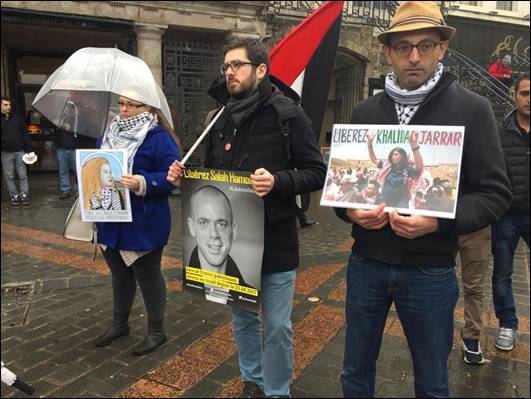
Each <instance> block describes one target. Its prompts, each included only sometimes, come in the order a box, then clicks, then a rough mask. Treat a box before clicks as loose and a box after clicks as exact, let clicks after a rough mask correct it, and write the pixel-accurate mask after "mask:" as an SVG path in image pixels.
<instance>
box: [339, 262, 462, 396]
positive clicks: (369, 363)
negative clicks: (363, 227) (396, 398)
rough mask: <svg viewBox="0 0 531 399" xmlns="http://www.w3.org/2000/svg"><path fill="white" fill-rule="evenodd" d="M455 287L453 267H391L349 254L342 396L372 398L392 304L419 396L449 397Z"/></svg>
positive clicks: (456, 296)
mask: <svg viewBox="0 0 531 399" xmlns="http://www.w3.org/2000/svg"><path fill="white" fill-rule="evenodd" d="M458 296H459V288H458V285H457V279H456V276H455V272H454V269H453V268H452V267H448V268H434V267H413V266H393V265H390V264H387V263H382V262H376V261H371V260H367V259H364V258H361V257H359V256H357V255H355V254H352V255H351V257H350V260H349V264H348V270H347V303H346V319H347V331H346V337H345V358H344V364H343V372H342V373H341V383H342V385H343V394H344V396H345V397H346V398H354V397H373V396H374V385H375V379H376V360H377V359H378V354H379V353H380V346H381V343H382V335H383V331H384V327H385V321H386V319H387V314H388V312H389V308H390V306H391V303H393V302H394V304H395V307H396V311H397V313H398V317H399V318H400V321H401V323H402V327H403V328H404V333H405V335H406V338H407V343H408V346H409V350H410V352H411V357H412V359H413V369H414V373H415V394H416V396H417V397H448V396H449V394H450V392H449V388H448V365H447V362H448V356H449V355H450V352H451V350H452V343H453V335H454V309H455V305H456V303H457V298H458Z"/></svg>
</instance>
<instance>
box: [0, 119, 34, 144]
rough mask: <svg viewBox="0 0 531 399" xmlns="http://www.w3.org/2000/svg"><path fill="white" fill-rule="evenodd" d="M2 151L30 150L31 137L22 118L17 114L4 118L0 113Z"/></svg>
mask: <svg viewBox="0 0 531 399" xmlns="http://www.w3.org/2000/svg"><path fill="white" fill-rule="evenodd" d="M1 134H2V151H7V152H19V151H24V152H26V153H28V152H32V151H33V150H32V149H31V139H30V136H29V134H28V132H27V131H26V123H25V122H24V118H23V117H22V116H21V115H18V114H11V115H10V116H9V118H6V116H5V115H4V114H2V131H1Z"/></svg>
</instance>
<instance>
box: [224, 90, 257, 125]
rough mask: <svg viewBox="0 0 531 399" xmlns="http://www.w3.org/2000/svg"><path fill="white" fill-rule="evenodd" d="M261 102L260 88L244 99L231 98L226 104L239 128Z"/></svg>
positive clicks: (229, 114) (226, 108)
mask: <svg viewBox="0 0 531 399" xmlns="http://www.w3.org/2000/svg"><path fill="white" fill-rule="evenodd" d="M259 103H260V90H258V89H256V90H254V91H253V92H252V93H251V94H250V95H249V96H248V97H245V98H243V99H233V98H231V99H230V100H229V101H228V102H227V105H226V106H225V111H226V112H227V115H228V116H229V118H230V119H231V121H232V123H233V124H234V126H235V127H236V128H239V127H240V125H241V124H242V122H244V121H245V120H246V119H247V118H248V117H249V115H252V114H253V113H254V112H255V111H256V109H257V108H258V105H259Z"/></svg>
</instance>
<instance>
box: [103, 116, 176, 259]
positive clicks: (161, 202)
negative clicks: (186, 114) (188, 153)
mask: <svg viewBox="0 0 531 399" xmlns="http://www.w3.org/2000/svg"><path fill="white" fill-rule="evenodd" d="M100 146H101V139H100V140H98V143H97V144H96V147H97V148H100ZM176 159H179V149H178V148H177V145H176V144H175V142H174V141H173V139H172V137H171V136H170V134H169V133H168V132H167V131H166V129H164V128H163V127H162V126H156V127H154V128H153V129H151V130H150V131H149V132H148V134H147V136H146V138H145V140H144V142H143V143H142V145H141V146H140V147H139V148H138V151H137V152H136V155H135V160H134V163H133V174H134V175H142V176H144V178H145V179H146V185H147V193H146V196H145V197H139V196H137V195H135V194H134V193H132V192H131V194H130V197H131V209H132V213H133V221H132V222H129V223H113V222H106V223H97V226H98V242H99V243H100V244H104V245H107V246H109V247H111V248H114V249H123V250H129V251H149V250H152V249H157V248H160V247H163V246H164V245H166V244H167V242H168V237H169V235H170V228H171V214H170V205H169V203H168V197H169V195H170V193H171V191H172V190H173V189H175V187H174V186H173V185H172V184H171V183H170V182H168V181H167V180H166V176H167V175H168V169H169V167H170V165H171V164H172V162H173V161H175V160H176Z"/></svg>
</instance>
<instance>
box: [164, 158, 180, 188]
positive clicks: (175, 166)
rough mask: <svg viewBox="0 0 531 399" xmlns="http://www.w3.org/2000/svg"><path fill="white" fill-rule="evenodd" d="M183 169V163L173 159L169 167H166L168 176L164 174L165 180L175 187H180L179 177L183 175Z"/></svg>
mask: <svg viewBox="0 0 531 399" xmlns="http://www.w3.org/2000/svg"><path fill="white" fill-rule="evenodd" d="M183 169H184V165H183V164H182V163H180V162H179V161H173V163H172V164H171V165H170V169H168V176H166V180H168V181H169V182H170V183H171V184H173V185H174V186H175V187H180V186H181V177H183Z"/></svg>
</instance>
